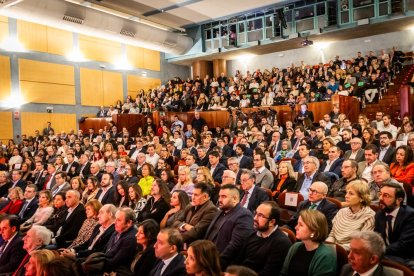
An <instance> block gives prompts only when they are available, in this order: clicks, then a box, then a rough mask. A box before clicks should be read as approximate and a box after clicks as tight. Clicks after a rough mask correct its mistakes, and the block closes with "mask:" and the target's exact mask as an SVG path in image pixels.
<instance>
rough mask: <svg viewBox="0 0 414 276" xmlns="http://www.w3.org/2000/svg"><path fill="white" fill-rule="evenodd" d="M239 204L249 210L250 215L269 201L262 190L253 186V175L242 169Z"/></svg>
mask: <svg viewBox="0 0 414 276" xmlns="http://www.w3.org/2000/svg"><path fill="white" fill-rule="evenodd" d="M240 183H241V194H240V198H241V202H240V205H241V206H242V207H244V208H247V209H249V210H250V211H251V212H252V213H253V212H254V211H255V210H256V209H257V207H258V206H259V205H260V204H261V203H262V202H263V201H267V200H269V196H268V195H267V193H266V192H265V190H263V189H262V188H260V187H258V186H257V185H255V174H254V173H253V172H252V171H250V170H247V169H243V170H242V172H241V176H240Z"/></svg>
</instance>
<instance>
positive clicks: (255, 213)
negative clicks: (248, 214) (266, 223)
mask: <svg viewBox="0 0 414 276" xmlns="http://www.w3.org/2000/svg"><path fill="white" fill-rule="evenodd" d="M253 215H254V216H255V217H258V218H259V219H261V218H264V219H270V218H269V217H266V216H265V215H263V214H262V213H258V212H256V211H254V212H253Z"/></svg>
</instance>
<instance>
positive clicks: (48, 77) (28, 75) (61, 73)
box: [19, 59, 75, 85]
mask: <svg viewBox="0 0 414 276" xmlns="http://www.w3.org/2000/svg"><path fill="white" fill-rule="evenodd" d="M19 74H20V75H19V77H20V80H24V81H33V82H47V83H56V84H66V85H75V72H74V68H73V66H71V65H62V64H56V63H48V62H41V61H34V60H28V59H19Z"/></svg>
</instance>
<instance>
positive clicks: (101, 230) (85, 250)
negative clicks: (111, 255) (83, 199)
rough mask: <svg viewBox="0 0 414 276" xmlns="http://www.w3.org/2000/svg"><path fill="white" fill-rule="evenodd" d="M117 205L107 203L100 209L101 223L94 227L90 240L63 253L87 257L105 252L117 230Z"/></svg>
mask: <svg viewBox="0 0 414 276" xmlns="http://www.w3.org/2000/svg"><path fill="white" fill-rule="evenodd" d="M116 211H117V209H116V207H115V206H114V205H112V204H105V205H104V206H102V208H101V209H99V214H98V222H99V224H98V225H97V226H96V227H95V229H93V232H92V235H91V237H90V238H89V240H87V241H85V242H84V243H83V244H80V245H78V246H76V247H74V248H71V249H65V250H64V251H62V255H63V256H65V257H69V258H78V259H85V258H86V257H87V256H89V255H90V254H92V253H94V252H103V251H104V249H105V247H106V244H107V243H108V241H109V239H110V238H111V236H112V234H113V233H114V231H115V227H114V223H115V214H116Z"/></svg>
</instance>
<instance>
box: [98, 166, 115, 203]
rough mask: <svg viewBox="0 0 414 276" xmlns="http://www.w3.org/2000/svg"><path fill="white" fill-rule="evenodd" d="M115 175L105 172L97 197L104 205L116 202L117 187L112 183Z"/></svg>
mask: <svg viewBox="0 0 414 276" xmlns="http://www.w3.org/2000/svg"><path fill="white" fill-rule="evenodd" d="M113 181H114V176H113V175H112V174H111V173H107V172H106V173H103V174H102V180H101V188H99V191H98V193H97V194H96V196H95V199H97V200H99V202H100V203H102V205H105V204H113V203H114V202H115V198H114V197H115V193H114V190H115V187H114V185H113V184H112V182H113Z"/></svg>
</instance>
